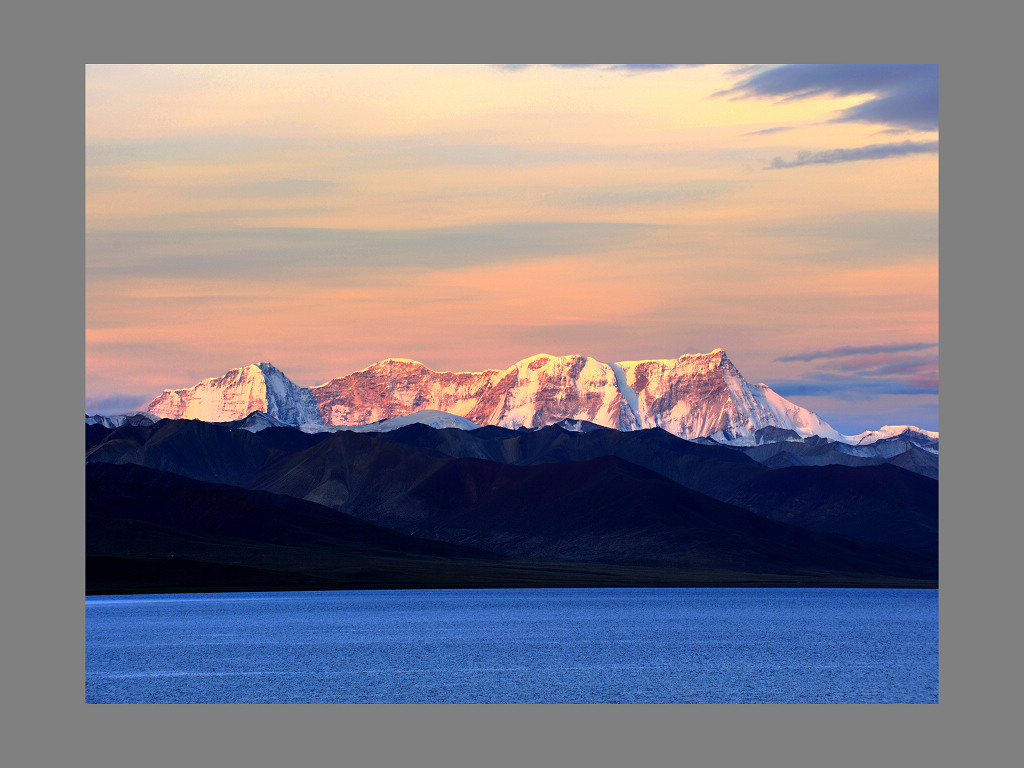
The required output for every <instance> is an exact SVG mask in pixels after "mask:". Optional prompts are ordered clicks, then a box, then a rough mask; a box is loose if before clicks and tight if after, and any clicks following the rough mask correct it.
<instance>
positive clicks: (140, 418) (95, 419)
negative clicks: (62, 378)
mask: <svg viewBox="0 0 1024 768" xmlns="http://www.w3.org/2000/svg"><path fill="white" fill-rule="evenodd" d="M158 420H159V417H158V416H155V415H154V414H152V413H147V412H146V411H129V412H128V413H120V414H117V415H115V416H104V415H102V414H99V413H97V414H94V415H92V416H90V415H89V414H86V415H85V423H86V424H102V425H103V426H104V427H106V428H107V429H116V428H117V427H123V426H124V425H125V424H131V425H132V426H135V427H145V426H149V425H150V424H155V423H156V422H157V421H158Z"/></svg>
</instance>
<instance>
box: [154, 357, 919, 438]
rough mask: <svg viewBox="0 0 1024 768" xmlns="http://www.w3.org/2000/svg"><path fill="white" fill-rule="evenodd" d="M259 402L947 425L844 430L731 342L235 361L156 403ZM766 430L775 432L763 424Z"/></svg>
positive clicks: (720, 423)
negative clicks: (367, 360)
mask: <svg viewBox="0 0 1024 768" xmlns="http://www.w3.org/2000/svg"><path fill="white" fill-rule="evenodd" d="M254 411H259V412H262V413H265V414H267V415H268V416H270V417H272V418H273V419H275V420H276V423H280V424H288V425H292V426H299V427H303V428H304V429H306V430H307V431H315V430H316V429H318V428H338V427H366V426H367V425H370V424H374V423H377V422H382V421H387V420H390V419H395V418H401V417H410V416H412V415H413V414H416V413H418V412H421V411H437V412H442V413H447V414H450V415H451V417H459V418H461V419H464V420H465V422H463V423H458V424H457V423H454V422H452V423H450V424H448V425H447V426H462V427H472V425H478V426H486V425H494V426H501V427H506V428H510V429H516V428H519V427H526V428H537V427H544V426H548V425H550V424H553V423H556V422H560V421H564V420H578V421H585V422H589V423H592V424H597V425H600V426H605V427H611V428H613V429H618V430H620V431H634V430H642V429H650V428H654V427H657V428H661V429H664V430H665V431H667V432H669V433H671V434H673V435H676V436H677V437H682V438H686V439H698V438H706V439H710V440H714V441H716V442H725V443H731V444H735V445H756V444H758V443H759V442H764V441H765V440H766V439H768V441H769V442H778V440H777V439H774V438H771V439H769V438H768V435H769V434H770V433H771V430H773V429H774V430H778V431H779V432H778V433H777V434H778V436H779V438H780V439H782V440H794V441H800V440H804V439H806V438H810V437H823V438H825V439H827V440H829V441H832V442H841V443H846V444H850V445H867V444H872V443H875V442H878V441H879V440H886V439H890V438H894V437H903V438H905V439H908V440H910V441H911V442H913V443H914V444H915V445H917V446H918V447H921V448H924V449H926V450H928V449H936V448H937V443H938V433H935V432H928V431H926V430H921V429H918V428H916V427H909V426H905V427H888V426H887V427H883V428H882V429H881V430H872V431H866V432H863V433H861V434H859V435H853V436H846V435H842V434H840V433H839V432H838V431H837V430H835V429H834V428H833V427H832V426H830V425H829V424H828V423H826V422H825V421H823V420H822V419H821V418H819V417H818V416H817V415H816V414H814V413H813V412H811V411H809V410H807V409H806V408H803V407H801V406H799V405H796V404H795V403H792V402H790V401H789V400H786V399H785V398H783V397H782V396H780V395H779V394H778V393H776V392H774V391H773V390H772V389H771V388H770V387H768V386H767V385H766V384H749V383H748V382H747V381H746V380H745V379H744V378H743V376H742V375H741V374H740V372H739V371H738V370H737V368H736V366H735V365H734V364H733V363H732V361H731V360H730V359H729V357H728V355H727V354H726V352H725V351H724V350H722V349H715V350H713V351H712V352H709V353H705V354H694V355H682V356H681V357H679V358H677V359H674V360H639V361H630V362H621V363H603V362H601V361H599V360H596V359H594V358H591V357H585V356H583V355H566V356H561V357H559V356H554V355H547V354H540V355H533V356H532V357H528V358H525V359H523V360H520V361H519V362H517V363H515V364H513V365H512V366H510V367H508V368H506V369H504V370H496V369H495V370H487V371H481V372H475V373H467V372H462V373H451V372H438V371H433V370H431V369H429V368H427V367H426V366H425V365H423V364H422V363H419V362H416V361H414V360H407V359H397V358H390V359H387V360H382V361H380V362H378V363H374V364H373V365H371V366H369V367H367V368H364V369H363V370H361V371H357V372H355V373H351V374H348V375H346V376H342V377H339V378H335V379H332V380H330V381H328V382H326V383H324V384H320V385H318V386H313V387H301V386H298V385H296V384H295V383H294V382H292V381H291V380H290V379H289V378H288V377H287V376H286V375H285V374H284V373H283V372H282V371H280V370H279V369H278V368H277V367H275V366H274V365H272V364H271V363H268V362H262V363H258V364H252V365H248V366H244V367H241V368H235V369H232V370H230V371H228V372H227V373H225V374H224V375H223V376H219V377H213V378H208V379H205V380H203V381H201V382H199V383H198V384H196V385H194V386H192V387H189V388H186V389H174V390H171V389H168V390H164V392H163V393H162V394H160V395H158V396H157V397H156V398H154V399H153V400H152V402H151V403H150V404H149V406H148V408H147V412H148V413H150V414H152V415H153V416H155V417H158V418H170V419H200V420H203V421H210V422H226V421H235V420H238V419H242V418H245V417H247V416H248V415H249V414H250V413H252V412H254ZM766 430H768V431H767V432H766Z"/></svg>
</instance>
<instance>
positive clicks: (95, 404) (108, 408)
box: [85, 394, 153, 415]
mask: <svg viewBox="0 0 1024 768" xmlns="http://www.w3.org/2000/svg"><path fill="white" fill-rule="evenodd" d="M152 399H153V395H151V394H150V395H124V394H111V395H101V396H98V397H87V398H86V399H85V412H86V413H89V414H97V413H99V414H103V415H113V414H118V413H127V412H128V411H143V410H145V409H146V406H147V405H149V402H150V401H151V400H152Z"/></svg>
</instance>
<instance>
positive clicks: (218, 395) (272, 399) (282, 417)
mask: <svg viewBox="0 0 1024 768" xmlns="http://www.w3.org/2000/svg"><path fill="white" fill-rule="evenodd" d="M147 410H149V412H150V413H152V414H154V415H156V416H159V417H161V418H167V419H199V420H201V421H235V420H237V419H242V418H245V417H246V416H248V415H249V414H250V413H252V412H253V411H261V412H263V413H266V414H268V415H269V416H272V417H274V418H275V419H278V420H279V421H282V422H284V423H287V424H306V423H309V422H313V423H317V422H321V423H322V420H321V418H320V409H319V408H318V407H317V404H316V401H315V400H314V399H313V397H312V395H311V394H310V392H309V389H308V388H306V387H300V386H297V385H296V384H295V383H293V382H292V381H291V380H290V379H289V378H288V377H287V376H285V375H284V374H283V373H282V372H281V371H279V370H278V369H277V368H275V367H274V366H273V365H271V364H270V363H258V364H255V365H247V366H244V367H242V368H233V369H232V370H230V371H228V372H227V373H225V374H224V375H223V376H217V377H214V378H209V379H204V380H203V381H201V382H199V383H198V384H196V385H195V386H194V387H191V388H189V389H165V390H164V391H163V394H161V395H158V396H157V397H156V398H154V399H153V401H152V402H151V403H150V404H149V407H148V409H147Z"/></svg>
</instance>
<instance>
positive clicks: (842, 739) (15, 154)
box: [0, 0, 1024, 768]
mask: <svg viewBox="0 0 1024 768" xmlns="http://www.w3.org/2000/svg"><path fill="white" fill-rule="evenodd" d="M61 5H62V4H56V7H55V5H54V4H52V3H51V4H35V5H31V6H30V5H29V4H24V3H22V4H18V5H17V6H16V7H13V8H9V9H7V10H6V11H5V14H4V15H5V21H4V25H3V31H2V32H0V34H2V35H3V39H2V41H0V50H2V51H3V52H4V54H5V55H4V62H5V66H4V67H3V68H2V70H0V72H2V75H0V77H2V79H3V80H2V81H3V93H4V96H5V99H4V103H5V117H4V135H3V144H4V160H5V162H4V169H5V175H4V182H3V189H4V191H3V203H2V205H0V211H2V213H0V215H2V217H3V219H2V220H3V230H2V231H3V240H2V243H3V245H2V247H3V255H4V259H3V264H4V266H3V270H4V278H3V281H2V286H3V287H2V290H3V301H2V302H0V312H2V313H3V314H2V319H3V323H2V327H3V329H4V331H3V333H4V358H5V360H6V365H5V374H4V382H5V385H6V386H5V387H4V396H3V400H4V402H5V404H6V405H7V406H8V409H7V412H6V413H5V414H4V418H5V423H7V424H10V423H11V422H13V424H14V426H13V428H8V429H6V430H5V432H6V434H5V439H4V440H3V444H4V447H3V451H4V453H3V463H2V466H3V478H4V491H5V493H4V497H3V498H4V510H5V513H6V514H5V518H6V519H5V529H4V535H3V537H2V542H3V543H2V546H3V557H2V558H0V562H2V563H3V566H4V577H5V578H4V580H3V583H4V588H5V602H4V606H5V608H7V609H8V610H7V611H5V613H6V614H7V616H6V617H5V622H4V624H5V629H4V641H3V651H4V654H5V659H4V662H5V664H4V669H5V673H6V674H5V679H4V696H5V699H6V700H7V701H6V703H7V704H8V705H9V706H7V707H5V714H4V750H3V751H4V754H5V757H6V759H7V760H9V761H10V764H12V765H19V766H27V765H37V764H38V765H70V764H75V765H77V764H81V763H83V762H84V763H86V764H90V765H91V764H93V763H95V764H98V765H105V766H113V767H115V768H116V766H121V765H125V766H128V765H146V766H163V765H168V766H170V765H179V764H200V765H210V764H214V765H247V766H262V765H268V766H271V765H282V764H292V765H308V764H319V763H320V762H323V763H330V764H339V763H340V764H345V765H359V766H363V765H369V764H379V765H410V764H416V765H420V764H423V763H427V764H435V763H436V764H442V765H453V766H454V765H487V766H503V765H562V764H568V765H574V764H590V765H625V764H631V765H644V766H647V765H662V764H665V765H677V764H680V763H687V764H698V765H750V764H754V763H755V761H756V763H757V764H763V763H766V762H767V763H769V764H772V765H774V764H780V765H790V766H802V765H829V766H843V765H850V766H854V765H858V766H859V765H901V766H902V765H906V766H912V765H931V764H933V763H938V764H943V765H944V764H960V765H964V764H981V765H991V764H1001V763H1002V761H999V760H991V759H988V760H986V759H985V757H986V755H988V754H991V755H993V756H994V755H997V754H1002V751H1003V750H1002V748H1001V742H1002V740H1003V739H1006V738H1008V737H1009V736H1010V735H1011V732H1009V731H1010V728H1011V727H1012V728H1014V729H1016V728H1018V726H1017V725H1016V721H1017V717H1019V707H1018V706H1017V704H1016V697H1014V698H1011V693H1013V694H1015V693H1016V691H1011V689H1010V678H1013V677H1016V676H1015V675H1013V674H1012V673H1011V672H1010V671H1011V670H1013V671H1016V670H1017V669H1018V667H1019V664H1015V663H1004V662H1008V661H1009V659H1010V657H1009V654H1008V653H1007V651H1008V650H1009V643H1008V642H1007V639H1006V638H1011V637H1012V638H1016V634H1015V633H1012V632H1011V631H1009V630H1010V627H1007V626H1005V624H1006V622H1005V621H1000V614H1001V615H1007V616H1011V615H1013V614H1014V613H1015V611H1014V610H1013V609H1012V606H1013V605H1015V604H1017V603H1015V602H1013V601H1012V600H1010V599H1009V595H1008V594H1004V593H1003V590H1007V589H1009V588H1010V587H1012V586H1013V585H1014V581H1013V580H1012V579H1011V577H1012V575H1013V574H1011V573H1010V572H1009V570H1008V565H1007V564H1009V563H1012V562H1015V556H1016V553H1015V552H1011V551H1010V547H1011V546H1013V544H1014V543H1016V541H1019V540H1020V539H1019V538H1017V539H1016V541H1015V539H1014V537H1012V536H1011V535H1009V534H1010V533H1011V531H1009V529H1008V527H1007V523H1009V522H1010V516H1011V515H1012V513H1013V512H1014V511H1016V509H1015V508H1014V507H1011V506H1010V505H1009V504H1008V503H1007V497H1006V495H1005V494H1006V488H1005V486H1004V487H1003V488H1000V487H999V486H998V481H999V480H1000V479H1002V478H1005V477H1007V475H1008V472H1007V471H1010V472H1013V471H1016V472H1019V466H1020V459H1019V454H1017V453H1016V452H1010V450H1009V446H1008V445H1005V444H1003V442H1002V441H1007V440H1008V438H1007V435H1009V434H1013V433H1015V432H1016V429H1015V427H1016V426H1017V424H1016V422H1019V416H1018V415H1017V414H1016V413H1014V412H1013V411H1012V409H1011V408H1009V407H1007V408H1006V409H1001V410H998V411H996V412H995V413H991V412H990V411H989V409H990V408H995V407H998V404H999V403H1008V404H1010V403H1014V402H1015V400H1016V398H1015V397H1013V395H1015V394H1016V393H1015V392H1012V391H1007V390H1008V389H1009V387H1008V386H1007V384H1008V382H1009V381H1010V380H1011V378H1012V377H1013V374H1014V373H1016V371H1015V370H1005V368H1007V367H1008V366H1007V365H1006V362H1005V361H1009V360H1014V359H1015V358H1017V357H1019V355H1018V354H1015V352H1017V351H1018V350H1019V345H1015V344H1013V343H1012V341H1011V343H1000V342H1006V341H1008V340H1007V339H1006V338H1004V336H1005V334H1006V331H1007V329H1011V328H1016V327H1019V326H1020V320H1019V318H1018V320H1017V321H1013V320H1012V317H1013V316H1014V315H1015V314H1016V313H1013V314H1011V308H1016V306H1017V305H1018V302H1017V301H1016V299H1017V297H1016V295H1014V293H1015V291H1016V290H1017V289H1019V287H1020V286H1021V285H1024V281H1021V280H1020V273H1019V271H1018V272H1016V273H1015V274H1014V275H1009V274H1003V272H1004V271H1005V269H1006V267H1007V266H1009V265H1011V264H1012V265H1014V266H1016V263H1017V262H1018V261H1019V250H1020V249H1019V245H1018V246H1017V248H1015V249H1013V250H1011V247H1010V242H1009V241H1008V239H1007V233H1006V232H1005V230H1004V231H998V230H997V228H996V224H997V219H999V218H1003V219H1005V218H1006V215H1007V214H1010V215H1012V216H1014V217H1015V218H1016V217H1019V206H1020V199H1019V194H1015V192H1016V186H1018V185H1017V184H1014V186H1013V187H1011V179H1010V177H1009V173H1008V170H1009V166H1008V164H1007V160H1008V157H1007V156H1006V155H1003V153H1000V155H999V156H990V157H988V158H984V159H983V158H979V157H976V156H972V155H971V154H970V153H968V152H967V149H968V147H969V146H976V145H978V146H984V147H985V149H987V150H988V151H989V152H992V151H993V150H996V151H998V145H997V142H998V140H999V139H1000V138H1003V137H1005V132H1006V131H1007V130H1009V129H1010V126H1012V125H1015V124H1016V121H1015V120H1013V119H1012V118H1014V117H1016V115H1015V114H1012V115H1011V114H1004V112H1005V109H1004V108H1003V105H1004V104H1006V103H1008V102H1011V103H1012V101H1013V94H1015V93H1017V92H1018V88H1017V87H1016V84H1015V83H1014V79H1015V77H1016V75H1017V74H1018V73H1019V61H1018V60H1017V58H1016V57H1014V58H1013V59H1011V58H1010V56H1011V52H1013V51H1014V50H1015V45H1016V40H1015V39H1014V35H1015V31H1016V30H1019V29H1020V28H1021V24H1020V21H1021V18H1020V13H1019V12H1017V11H1004V10H1003V9H1001V8H1000V9H995V10H992V9H986V8H984V7H979V6H978V5H977V4H971V5H968V6H960V9H959V10H953V9H951V8H945V7H944V8H942V9H941V11H939V10H937V9H935V8H934V7H933V6H931V5H930V4H925V3H923V2H916V1H915V2H914V3H912V4H909V5H908V4H906V3H903V4H901V5H900V6H899V7H892V6H891V5H888V4H886V5H882V4H881V3H873V4H872V6H873V7H872V9H873V10H877V11H878V13H875V14H871V13H867V12H866V11H865V7H864V4H856V6H849V5H848V7H846V8H843V9H841V10H836V9H834V8H833V9H830V10H827V11H826V10H824V9H823V8H822V7H821V5H820V4H819V3H812V2H791V3H786V4H784V5H782V7H780V5H781V4H775V5H772V6H768V5H766V4H763V3H751V4H749V7H748V5H747V4H735V3H718V4H715V5H714V7H713V8H711V7H707V8H703V9H699V10H691V9H689V8H685V9H684V8H683V7H681V6H677V7H674V8H671V9H668V10H666V9H659V8H651V7H650V6H649V4H648V3H646V2H644V3H640V4H637V3H635V2H634V3H628V4H624V5H623V6H622V7H621V8H620V9H617V10H614V11H612V10H609V9H607V8H604V9H597V8H593V7H592V6H591V4H589V3H585V2H583V1H582V0H573V2H571V3H570V4H568V7H566V4H565V3H560V4H559V5H558V6H554V7H553V6H551V5H550V4H543V5H539V4H537V5H533V7H532V9H531V10H530V11H525V10H523V6H522V4H520V3H516V4H512V3H508V4H504V5H503V6H502V7H501V8H500V9H498V10H493V11H492V10H487V11H485V10H483V9H481V8H480V7H478V5H477V4H475V3H471V2H469V1H468V0H461V1H460V2H449V3H438V2H431V3H429V4H427V3H423V2H420V3H408V4H406V3H400V4H396V3H393V2H377V3H374V4H373V5H372V6H369V5H368V6H365V7H360V8H350V7H347V6H345V5H344V4H342V5H339V6H338V7H336V8H333V7H332V8H315V7H314V8H308V6H307V5H306V4H305V3H299V4H296V3H294V2H292V3H287V4H282V5H280V6H278V7H277V8H275V9H268V8H264V7H258V6H255V5H253V4H251V3H242V2H232V3H229V4H227V6H228V7H227V10H226V11H225V10H224V6H225V4H224V3H218V4H217V5H216V6H211V5H210V4H209V3H199V2H196V0H188V2H185V3H181V2H179V3H174V4H161V5H160V6H159V7H158V8H157V9H155V10H150V9H147V10H143V8H142V7H141V6H140V5H139V4H138V3H132V2H126V1H119V2H99V1H97V0H89V2H83V3H74V4H72V3H68V4H67V7H61ZM538 6H539V7H540V10H538ZM967 53H969V54H970V57H971V60H970V62H969V63H968V61H967V60H966V59H967V56H966V55H964V54H967ZM582 60H596V61H627V60H632V61H677V60H678V61H687V62H695V61H741V62H742V61H748V62H750V61H756V60H763V61H769V62H778V61H854V62H859V61H899V62H903V61H928V62H931V61H939V62H940V64H941V66H942V69H941V72H942V92H943V104H944V107H943V125H944V128H945V134H946V143H945V151H944V153H943V158H944V163H945V169H944V170H945V173H944V174H943V176H944V178H945V180H946V183H945V184H944V185H943V189H942V198H943V215H942V224H941V231H942V259H941V273H942V278H941V279H942V286H943V291H942V293H943V295H944V297H945V299H946V300H945V301H944V302H943V305H942V320H941V329H942V335H943V340H942V350H943V357H944V367H943V383H944V385H945V387H944V391H945V397H944V398H943V401H942V403H943V405H942V414H943V419H942V430H943V431H944V432H945V435H946V439H945V446H944V452H943V456H944V458H943V474H942V481H943V482H942V496H941V504H942V507H941V514H942V561H941V562H942V588H941V600H940V605H941V609H940V610H941V617H942V619H941V627H942V630H941V633H942V634H941V643H942V660H941V674H942V677H941V698H940V703H939V704H937V705H919V706H912V705H903V706H899V705H885V706H884V708H883V707H882V706H880V705H873V706H872V705H867V706H860V707H852V706H846V707H838V708H837V707H825V706H813V705H801V706H784V705H762V706H760V707H743V706H741V705H704V706H700V705H681V706H657V705H641V706H633V707H619V706H606V705H593V706H587V707H573V706H570V705H544V706H533V707H530V706H491V707H472V706H449V707H444V706H442V705H431V706H364V707H360V706H358V705H339V706H328V707H315V706H312V705H300V706H297V707H296V706H292V707H283V706H277V705H265V706H261V707H249V708H244V707H242V708H240V707H234V708H232V707H229V706H227V705H198V706H193V707H173V706H151V707H139V706H131V705H127V706H116V707H110V706H107V707H103V706H100V705H85V704H84V703H82V701H83V681H82V668H83V648H82V628H83V614H84V609H83V599H82V588H81V586H82V552H83V546H82V543H83V531H82V525H81V519H82V518H81V509H82V476H83V470H82V462H81V419H82V412H81V402H82V386H83V373H82V372H83V371H84V348H83V336H82V333H81V330H82V326H83V318H84V291H83V285H84V263H83V259H82V253H83V245H82V226H83V224H82V222H83V219H82V211H83V183H82V168H83V164H82V147H83V142H82V115H83V107H84V98H83V87H82V83H83V71H82V67H83V65H84V64H85V63H87V62H139V61H154V62H177V61H190V62H191V61H196V62H209V61H345V62H402V61H406V62H408V61H466V62H475V61H503V62H513V63H514V62H531V61H582ZM1015 65H1016V66H1015ZM972 75H973V77H972ZM1001 143H1002V142H1001ZM1005 143H1006V144H1008V142H1005ZM985 160H988V161H989V162H988V163H985V162H984V161H985ZM11 165H13V166H14V167H13V169H11V168H10V166H11ZM980 169H987V170H986V171H985V178H984V179H979V178H978V174H977V171H978V170H980ZM12 171H13V173H12ZM1017 178H1018V177H1016V176H1015V177H1014V178H1013V179H1012V181H1013V182H1017ZM965 212H966V215H965ZM1000 214H1003V216H1002V217H1000ZM1014 257H1017V258H1016V259H1015V258H1014ZM1018 269H1019V268H1018ZM1013 277H1017V279H1016V280H1013V279H1012V278H1013ZM989 353H991V354H989ZM13 371H17V376H12V372H13ZM1008 422H1009V423H1008ZM979 424H983V425H984V426H985V429H986V432H985V437H984V442H982V441H981V437H980V435H979V433H978V430H977V428H976V429H974V430H972V429H971V425H979ZM1000 470H1002V471H1000ZM1010 476H1011V477H1012V476H1013V475H1010ZM1017 506H1018V507H1019V504H1018V505H1017ZM982 589H983V590H984V591H982ZM989 606H993V607H994V608H993V609H992V610H991V611H989V610H986V609H987V608H988V607H989ZM11 609H13V611H12V610H11ZM12 612H13V613H14V616H13V617H12V616H11V615H10V614H11V613H12ZM1013 735H1016V734H1013ZM1003 746H1005V745H1003ZM8 756H9V757H8ZM321 756H322V757H321ZM968 757H969V758H970V759H968ZM318 758H319V759H318Z"/></svg>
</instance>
